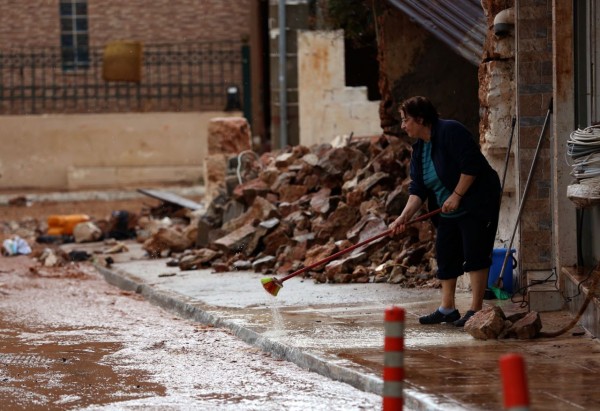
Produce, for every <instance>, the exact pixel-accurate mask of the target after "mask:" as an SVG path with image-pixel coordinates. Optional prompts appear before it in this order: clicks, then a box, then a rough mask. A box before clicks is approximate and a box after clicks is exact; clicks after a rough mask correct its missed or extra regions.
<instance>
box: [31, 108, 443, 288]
mask: <svg viewBox="0 0 600 411" xmlns="http://www.w3.org/2000/svg"><path fill="white" fill-rule="evenodd" d="M249 136H250V132H249V128H248V125H247V122H246V121H245V120H244V119H239V118H220V119H215V120H214V121H213V122H211V126H210V130H209V141H208V146H209V153H208V154H209V158H208V159H207V163H206V166H207V167H208V168H210V171H211V172H210V173H208V174H207V175H206V178H207V179H208V180H207V181H205V184H209V185H211V189H210V190H208V189H207V190H208V191H210V194H209V195H207V197H206V198H205V201H206V204H205V207H201V208H200V207H198V209H196V210H191V209H188V208H186V207H181V205H180V204H175V203H174V202H173V201H167V202H163V204H162V205H160V206H158V207H154V208H151V209H149V210H148V209H145V210H143V211H142V212H141V213H140V214H139V215H137V214H134V213H130V212H127V211H125V210H116V211H114V212H113V213H112V214H111V216H110V217H109V218H108V219H105V220H92V219H90V218H88V217H87V216H86V218H85V219H83V220H84V221H78V223H79V224H77V227H76V228H77V229H76V230H74V231H75V232H74V234H75V235H74V237H75V238H74V241H76V242H90V241H98V240H101V239H109V238H113V239H115V240H118V241H121V240H125V239H128V238H135V239H136V240H137V241H138V242H139V243H141V244H142V248H143V250H145V251H146V253H147V256H148V257H149V258H161V257H170V258H171V259H172V260H171V264H172V266H179V268H180V269H181V270H193V269H197V268H200V267H211V268H212V269H213V270H215V271H228V270H232V269H238V270H241V269H252V270H255V271H260V272H266V273H273V274H278V275H285V274H289V273H291V272H293V271H295V270H297V269H300V268H303V267H307V266H309V265H313V264H315V263H316V262H318V261H321V260H323V259H325V258H328V257H330V256H331V255H333V254H334V253H337V252H340V251H342V250H344V249H346V248H348V247H350V246H352V245H354V244H356V243H358V242H361V241H364V240H367V239H369V238H371V237H373V236H376V235H378V234H380V233H382V232H384V231H386V230H387V229H388V227H389V225H390V223H391V222H392V221H393V220H394V219H395V218H396V217H397V216H398V214H399V213H400V212H401V210H402V209H403V208H404V206H405V204H406V201H407V199H408V192H407V188H408V175H409V167H410V152H411V148H410V144H409V143H408V142H406V141H404V140H402V139H400V138H397V137H394V136H387V135H381V136H371V137H366V138H354V139H352V140H350V141H348V142H347V144H345V145H343V146H339V147H334V146H333V145H331V144H318V145H314V146H311V147H304V146H294V147H286V148H284V149H283V150H280V151H278V152H267V153H264V154H262V155H261V156H258V155H256V154H255V153H253V152H251V151H249V150H250V137H249ZM249 154H252V155H249ZM208 160H210V161H208ZM211 161H213V163H211ZM217 162H218V163H219V164H217ZM177 203H181V201H177ZM424 211H425V210H424ZM69 221H70V220H69ZM49 225H50V224H49ZM39 231H40V230H39V227H38V228H36V229H35V230H33V231H32V232H30V235H34V234H35V233H37V234H39ZM46 237H49V236H46ZM28 238H30V237H28ZM37 238H40V237H39V236H38V237H37ZM45 240H48V241H47V242H46V243H48V244H55V243H62V242H64V241H65V240H64V239H63V238H62V237H61V238H60V239H57V241H53V239H52V238H45ZM58 240H60V241H58ZM106 246H107V247H108V248H105V249H104V250H103V251H104V253H105V254H106V253H110V252H119V251H120V250H123V249H122V247H123V246H122V245H120V244H118V243H113V244H112V245H108V244H106ZM48 258H50V257H48ZM435 271H436V264H435V255H434V229H433V225H432V223H431V222H430V221H426V222H422V223H419V224H415V225H412V226H410V227H409V229H408V230H407V231H406V232H405V233H403V234H402V235H400V236H396V237H394V238H392V237H389V236H388V237H382V238H380V239H378V240H377V241H373V242H370V243H369V244H367V245H365V246H363V247H361V248H360V249H355V250H353V251H352V252H351V253H348V254H343V255H340V256H339V258H336V260H335V261H329V262H328V264H321V265H318V266H315V267H313V268H312V269H311V270H308V271H307V272H305V273H304V276H305V277H310V278H313V279H314V280H315V281H318V282H329V283H347V282H360V283H363V282H388V283H393V284H399V285H402V286H404V287H437V286H439V284H438V281H437V280H436V279H435V278H434V274H435Z"/></svg>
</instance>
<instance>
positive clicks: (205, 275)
mask: <svg viewBox="0 0 600 411" xmlns="http://www.w3.org/2000/svg"><path fill="white" fill-rule="evenodd" d="M85 247H86V248H88V251H89V250H90V249H91V248H93V245H86V246H85ZM68 248H71V249H74V248H76V249H82V248H84V247H83V246H82V245H80V244H72V245H68ZM112 257H113V258H114V259H115V260H116V262H115V264H114V265H113V266H112V267H111V268H110V269H106V268H102V267H98V269H99V270H100V271H101V272H102V273H103V274H104V276H105V278H106V280H107V281H108V282H110V283H112V284H114V285H116V286H118V287H120V288H122V289H125V290H132V291H136V292H138V293H140V294H141V295H143V296H144V297H145V298H146V299H147V300H149V301H150V302H152V303H154V304H157V305H160V306H162V307H163V308H165V309H168V310H170V311H173V312H175V313H177V314H178V315H180V316H182V317H185V318H190V319H193V320H196V321H200V322H203V323H206V324H212V325H214V326H217V327H223V328H227V329H229V330H231V332H232V333H234V334H235V335H236V336H238V337H239V338H241V339H242V340H244V341H246V342H247V343H248V344H252V345H255V346H257V347H260V348H261V349H263V350H265V351H268V352H270V353H272V355H274V356H277V357H280V358H283V359H286V360H288V361H292V362H294V363H296V364H298V365H299V366H301V367H303V368H305V369H309V370H312V371H314V372H317V373H319V374H322V375H324V376H327V377H330V378H332V379H335V380H340V381H344V382H347V383H348V384H351V385H353V386H355V387H357V388H359V389H361V390H364V391H368V392H374V393H378V394H381V392H382V387H383V381H382V379H381V375H382V369H383V337H384V335H383V334H384V331H383V330H384V328H383V318H384V312H385V309H386V308H387V307H389V306H391V305H397V306H400V307H403V308H404V309H405V310H406V313H407V319H406V330H405V341H406V342H405V344H406V351H405V370H406V384H405V404H406V409H414V410H501V409H503V402H502V385H501V381H500V375H499V370H498V359H499V357H500V356H501V355H502V354H505V353H509V352H512V353H520V354H522V355H523V356H524V358H525V362H526V365H527V373H528V382H529V392H530V398H531V407H530V409H532V410H550V409H556V410H558V409H560V410H582V409H586V410H592V409H600V394H598V391H597V390H596V389H595V386H596V384H597V383H598V381H599V380H600V343H598V341H597V340H595V339H593V338H592V337H591V335H590V334H589V333H586V332H585V330H583V329H582V328H580V327H575V328H574V329H572V330H571V331H569V332H567V333H566V334H564V335H562V336H561V337H558V338H554V339H537V340H515V339H508V340H494V341H479V340H475V339H473V338H472V337H471V336H470V335H469V334H467V333H465V332H464V331H463V330H462V329H460V328H456V327H454V326H452V325H435V326H423V325H420V324H418V321H417V318H418V316H420V315H423V314H427V313H429V312H431V311H433V310H434V309H435V308H436V307H437V306H438V304H439V291H438V290H430V289H426V290H421V289H401V288H399V287H398V286H395V285H391V284H343V285H342V284H336V285H333V284H315V283H313V282H312V280H302V279H301V278H297V277H296V278H293V279H291V280H289V281H287V282H286V283H285V286H284V288H283V289H282V290H281V291H280V293H279V295H278V296H277V297H273V296H271V295H270V294H268V293H267V292H265V290H264V289H263V288H262V286H261V284H260V279H261V278H262V277H264V275H262V274H258V273H253V272H227V273H213V272H212V271H211V270H196V271H180V270H179V268H178V267H168V266H167V265H166V260H148V259H146V258H145V257H143V251H142V250H141V249H140V248H139V245H137V244H133V245H132V247H131V249H130V251H129V252H128V253H125V254H118V255H113V256H112ZM469 298H470V296H469V294H468V293H464V292H462V293H459V295H458V306H459V309H460V310H461V311H465V310H466V309H467V308H468V301H469ZM488 303H492V304H502V308H503V309H504V311H505V312H506V313H508V314H511V313H513V312H516V311H522V310H523V309H520V308H519V306H518V304H513V303H511V302H510V301H508V302H498V301H491V302H488ZM571 318H572V317H571V316H570V314H568V313H567V312H566V311H564V312H553V313H542V322H543V324H544V329H543V330H544V331H553V330H556V329H560V328H561V327H562V326H563V325H565V324H567V323H568V322H569V321H570V320H571Z"/></svg>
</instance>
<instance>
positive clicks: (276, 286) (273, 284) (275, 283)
mask: <svg viewBox="0 0 600 411" xmlns="http://www.w3.org/2000/svg"><path fill="white" fill-rule="evenodd" d="M441 211H442V209H441V208H438V209H437V210H434V211H431V212H429V213H427V214H423V215H422V216H420V217H417V218H415V219H414V220H412V221H409V222H408V223H406V225H409V224H413V223H417V222H419V221H423V220H426V219H428V218H429V217H432V216H434V215H436V214H438V213H440V212H441ZM391 233H392V229H389V230H386V231H384V232H382V233H379V234H377V235H376V236H374V237H371V238H368V239H366V240H364V241H361V242H360V243H357V244H354V245H353V246H350V247H347V248H344V249H343V250H341V251H338V252H337V253H335V254H333V255H330V256H329V257H327V258H324V259H322V260H319V261H317V262H316V263H313V264H311V265H309V266H306V267H304V268H301V269H299V270H296V271H294V272H293V273H291V274H288V275H286V276H285V277H283V278H281V279H277V278H275V277H265V278H263V279H261V280H260V282H261V283H262V286H263V288H264V289H265V290H267V292H268V293H269V294H271V295H272V296H273V297H277V293H279V290H281V288H282V287H283V282H284V281H287V280H289V279H290V278H292V277H295V276H297V275H299V274H302V273H304V272H306V271H308V270H312V269H313V268H315V267H318V266H320V265H322V264H325V263H328V262H330V261H331V260H334V259H336V258H337V257H339V256H341V255H343V254H346V253H348V252H350V251H352V250H354V249H356V248H358V247H362V246H363V245H365V244H368V243H370V242H373V241H375V240H378V239H380V238H382V237H385V236H388V235H390V234H391Z"/></svg>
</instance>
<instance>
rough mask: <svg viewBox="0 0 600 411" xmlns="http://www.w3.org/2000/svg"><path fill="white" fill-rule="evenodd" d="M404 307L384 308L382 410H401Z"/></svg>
mask: <svg viewBox="0 0 600 411" xmlns="http://www.w3.org/2000/svg"><path fill="white" fill-rule="evenodd" d="M404 314H405V313H404V309H403V308H400V307H394V306H392V307H390V308H387V309H386V310H385V324H384V327H385V340H384V345H383V348H384V356H383V410H384V411H391V410H394V411H395V410H402V405H403V398H402V388H403V383H404Z"/></svg>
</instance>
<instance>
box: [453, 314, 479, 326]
mask: <svg viewBox="0 0 600 411" xmlns="http://www.w3.org/2000/svg"><path fill="white" fill-rule="evenodd" d="M475 313H476V311H473V310H469V311H467V312H466V313H465V315H463V316H462V318H461V319H460V320H456V321H454V322H453V324H454V325H456V326H457V327H464V326H465V324H466V323H467V321H469V318H471V317H473V316H474V315H475Z"/></svg>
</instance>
